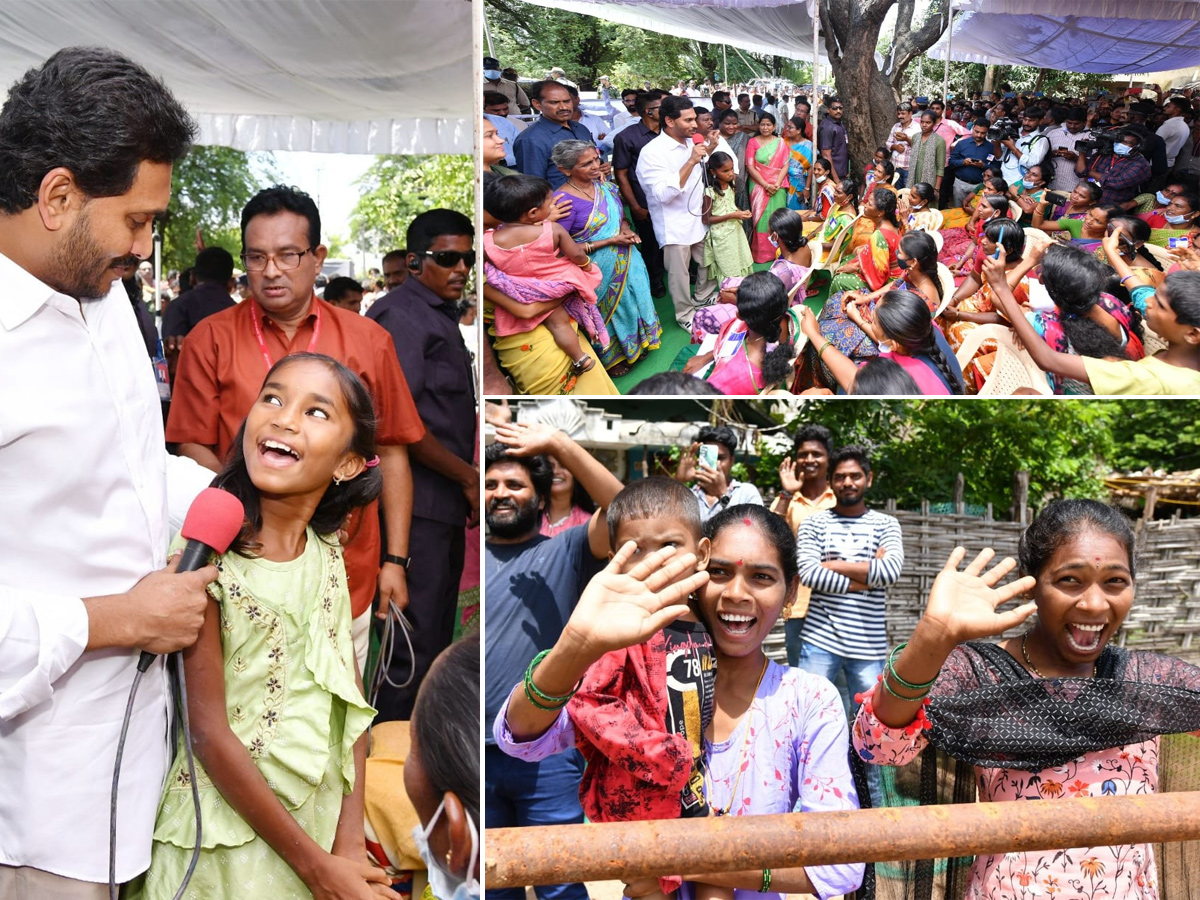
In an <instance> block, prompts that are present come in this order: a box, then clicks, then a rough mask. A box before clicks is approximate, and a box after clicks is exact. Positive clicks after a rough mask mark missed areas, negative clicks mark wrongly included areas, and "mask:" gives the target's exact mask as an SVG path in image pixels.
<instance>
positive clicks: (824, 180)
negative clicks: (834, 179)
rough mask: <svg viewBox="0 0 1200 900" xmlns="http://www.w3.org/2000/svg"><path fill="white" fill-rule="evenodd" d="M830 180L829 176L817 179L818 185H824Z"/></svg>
mask: <svg viewBox="0 0 1200 900" xmlns="http://www.w3.org/2000/svg"><path fill="white" fill-rule="evenodd" d="M828 180H829V176H828V175H821V176H820V177H818V178H817V184H824V183H825V182H826V181H828Z"/></svg>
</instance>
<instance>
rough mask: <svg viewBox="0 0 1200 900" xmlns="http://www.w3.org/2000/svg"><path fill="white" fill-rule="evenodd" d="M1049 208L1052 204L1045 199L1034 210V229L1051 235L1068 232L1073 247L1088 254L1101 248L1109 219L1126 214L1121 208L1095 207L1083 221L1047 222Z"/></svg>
mask: <svg viewBox="0 0 1200 900" xmlns="http://www.w3.org/2000/svg"><path fill="white" fill-rule="evenodd" d="M1049 206H1050V202H1049V201H1048V200H1046V198H1045V197H1043V198H1042V199H1041V201H1040V202H1039V203H1038V204H1037V206H1036V207H1035V208H1034V211H1033V227H1034V228H1040V229H1041V230H1042V231H1047V232H1050V233H1051V234H1053V233H1055V232H1058V231H1063V232H1066V233H1067V234H1068V235H1070V236H1071V246H1072V247H1078V248H1079V249H1080V250H1083V251H1085V252H1087V253H1094V252H1095V251H1096V250H1098V249H1099V248H1100V242H1101V241H1102V240H1104V235H1105V234H1107V233H1108V220H1109V218H1116V217H1117V216H1122V215H1124V214H1125V210H1123V209H1122V208H1121V207H1119V206H1093V207H1092V208H1091V209H1089V210H1088V211H1087V212H1086V213H1085V214H1084V216H1083V218H1082V219H1056V220H1054V221H1053V222H1047V221H1046V220H1045V219H1046V210H1047V209H1048V208H1049Z"/></svg>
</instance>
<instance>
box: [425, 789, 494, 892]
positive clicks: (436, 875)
mask: <svg viewBox="0 0 1200 900" xmlns="http://www.w3.org/2000/svg"><path fill="white" fill-rule="evenodd" d="M445 806H446V801H445V800H443V801H442V802H441V803H439V804H438V808H437V812H435V813H434V814H433V818H432V819H430V820H429V824H428V825H427V826H425V828H422V827H421V826H420V825H416V826H414V827H413V830H412V836H413V841H414V842H415V843H416V845H417V853H419V854H420V856H421V859H422V860H423V861H424V863H425V869H426V871H427V872H428V874H429V889H430V890H431V891H433V896H435V897H437V898H438V900H478V897H479V881H478V880H477V879H476V878H475V875H474V872H475V861H476V859H477V858H478V855H479V834H478V832H476V830H475V823H474V822H472V821H471V819H470V817H468V818H467V827H468V828H469V829H470V832H471V860H470V862H469V863H467V878H466V880H463V879H461V878H459V877H458V876H456V875H451V874H450V873H449V872H447V871H446V870H445V869H444V868H442V864H441V862H439V861H438V860H436V859H434V857H433V853H431V852H430V850H429V835H430V833H431V832H432V831H433V826H434V825H435V824H437V820H438V817H439V816H441V814H442V810H443V809H444V808H445Z"/></svg>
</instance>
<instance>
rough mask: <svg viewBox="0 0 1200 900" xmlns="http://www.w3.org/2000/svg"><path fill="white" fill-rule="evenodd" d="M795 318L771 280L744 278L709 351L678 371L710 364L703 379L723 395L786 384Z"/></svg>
mask: <svg viewBox="0 0 1200 900" xmlns="http://www.w3.org/2000/svg"><path fill="white" fill-rule="evenodd" d="M798 315H799V313H798V311H797V310H791V309H789V307H788V297H787V291H785V290H784V288H783V282H781V281H780V280H779V279H778V278H777V277H776V276H774V275H772V274H771V273H770V272H755V273H754V274H753V275H747V276H746V277H745V278H743V279H742V283H741V284H740V285H739V286H738V293H737V315H736V316H735V317H734V318H732V319H730V320H729V321H728V322H726V323H725V325H724V326H722V328H721V331H720V332H719V333H718V334H717V339H716V344H715V345H714V346H713V349H712V350H711V351H708V352H706V353H701V354H697V355H696V356H693V357H692V358H691V359H689V360H688V361H687V364H686V365H685V366H684V369H683V371H684V372H686V373H687V374H689V375H693V374H696V373H697V372H700V371H702V370H703V369H705V368H706V367H707V366H708V365H709V364H711V365H712V368H711V370H709V371H708V374H707V375H705V380H706V381H707V382H708V383H709V384H711V385H712V386H713V387H715V388H716V389H717V390H719V391H720V392H721V393H722V394H725V395H728V396H745V395H750V394H757V393H759V392H761V391H763V390H765V389H770V388H774V387H776V386H778V385H779V384H780V383H790V381H791V377H790V376H791V374H792V356H793V354H794V352H795V351H794V347H793V343H792V339H791V338H792V335H794V334H797V333H798V331H797V330H796V329H797V327H798V322H799V318H798Z"/></svg>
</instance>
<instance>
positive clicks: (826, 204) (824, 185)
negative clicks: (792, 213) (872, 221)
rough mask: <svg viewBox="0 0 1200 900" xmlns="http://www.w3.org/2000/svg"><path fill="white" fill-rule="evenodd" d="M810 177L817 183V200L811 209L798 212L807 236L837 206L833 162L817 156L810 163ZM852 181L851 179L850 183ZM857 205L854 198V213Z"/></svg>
mask: <svg viewBox="0 0 1200 900" xmlns="http://www.w3.org/2000/svg"><path fill="white" fill-rule="evenodd" d="M812 177H813V180H814V181H815V182H816V183H817V191H818V193H817V201H816V203H815V204H814V205H813V208H812V209H806V210H802V211H801V213H800V218H801V219H803V220H804V223H805V225H804V233H805V234H807V235H809V236H812V235H813V234H816V232H817V231H818V229H820V228H821V225H822V223H823V222H824V221H825V220H826V219H827V218H828V217H829V214H830V213H831V212H832V211H833V210H834V208H835V207H836V206H838V199H837V189H838V182H837V181H835V180H834V173H833V163H831V162H830V161H829V160H827V159H826V158H825V157H823V156H818V157H817V158H816V159H815V160H814V161H813V164H812ZM853 181H854V180H853V179H851V183H853ZM855 193H857V191H856V192H855ZM857 205H858V203H857V200H856V201H855V210H854V215H857V214H858V209H857Z"/></svg>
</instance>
